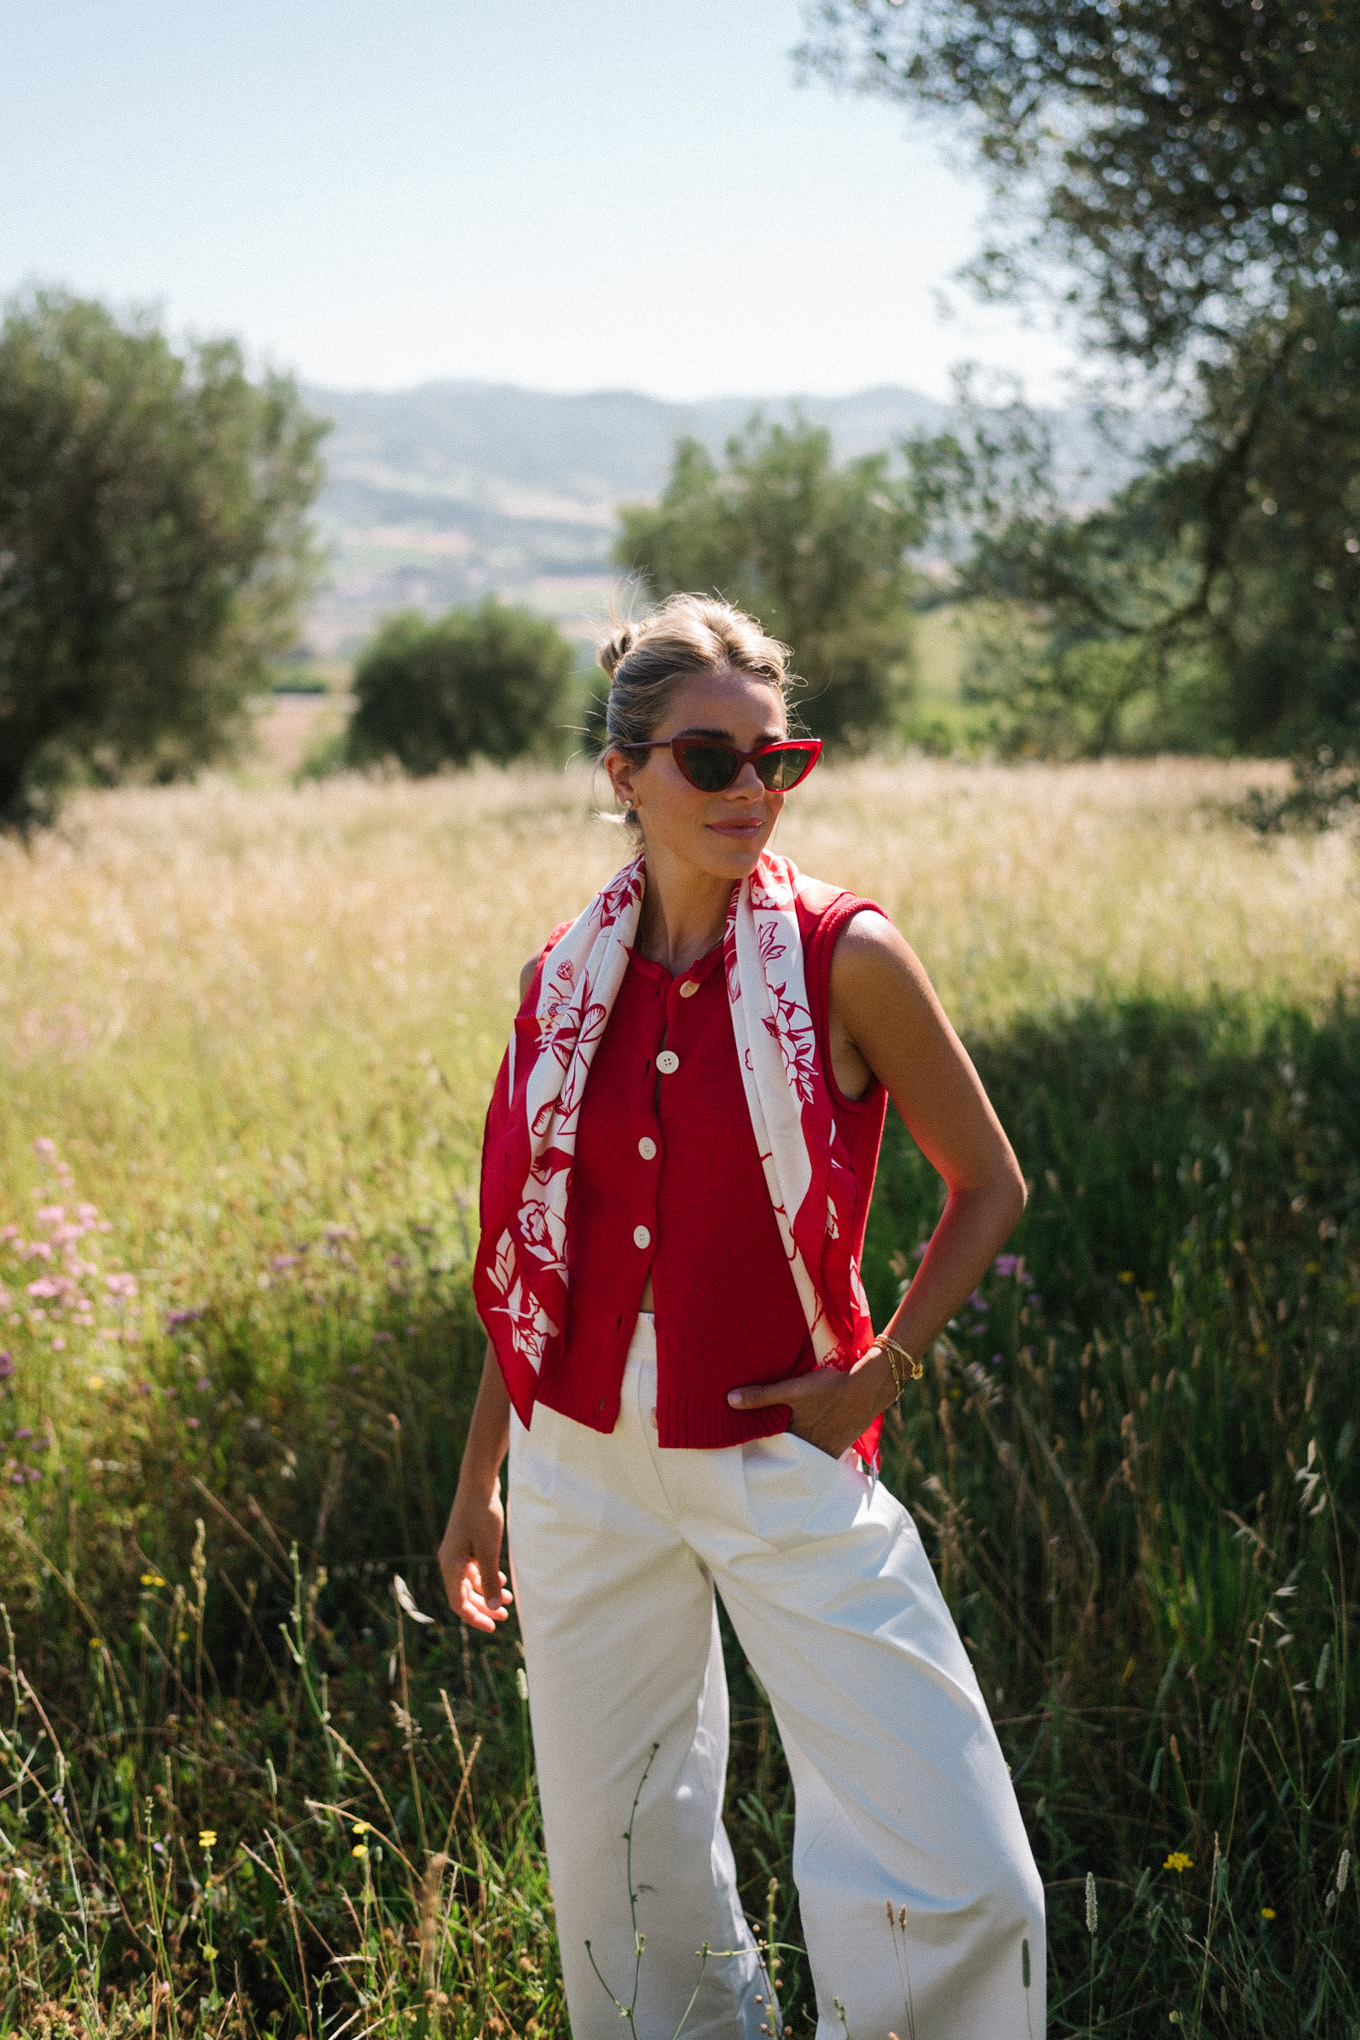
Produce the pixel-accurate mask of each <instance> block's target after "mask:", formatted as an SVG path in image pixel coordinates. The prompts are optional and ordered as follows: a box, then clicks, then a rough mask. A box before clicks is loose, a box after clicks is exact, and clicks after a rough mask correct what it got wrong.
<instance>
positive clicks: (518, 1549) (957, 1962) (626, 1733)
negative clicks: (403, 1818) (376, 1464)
mask: <svg viewBox="0 0 1360 2040" xmlns="http://www.w3.org/2000/svg"><path fill="white" fill-rule="evenodd" d="M655 1382H656V1360H655V1339H654V1334H653V1328H652V1319H651V1318H650V1316H647V1315H644V1316H642V1317H640V1318H639V1319H638V1323H637V1327H636V1329H635V1331H634V1334H633V1339H632V1343H631V1346H630V1349H629V1355H628V1364H627V1369H626V1373H625V1378H624V1397H623V1408H622V1411H621V1414H620V1416H619V1420H618V1423H617V1424H616V1425H615V1427H614V1429H613V1431H612V1432H610V1433H608V1434H607V1435H605V1434H602V1433H600V1432H597V1431H592V1430H590V1429H588V1428H587V1427H586V1426H585V1425H582V1424H577V1423H575V1422H573V1421H572V1419H571V1418H569V1417H564V1416H562V1415H560V1414H559V1413H558V1412H557V1411H554V1410H550V1409H546V1408H544V1407H543V1406H542V1405H540V1406H539V1407H538V1408H537V1409H536V1410H535V1411H534V1416H533V1423H532V1427H531V1428H530V1429H528V1430H526V1429H525V1427H524V1426H523V1425H522V1424H521V1423H520V1422H519V1420H518V1418H512V1427H513V1428H512V1436H511V1447H510V1486H509V1494H510V1504H509V1533H510V1555H511V1567H512V1575H513V1587H514V1593H515V1597H516V1606H517V1608H518V1612H519V1622H520V1630H521V1634H522V1637H523V1641H524V1651H525V1668H526V1673H527V1676H528V1682H529V1708H530V1718H531V1722H532V1728H533V1739H534V1752H535V1760H536V1767H537V1775H538V1787H539V1793H540V1798H541V1804H542V1810H543V1824H544V1834H545V1838H546V1843H547V1853H548V1867H549V1873H550V1876H551V1879H552V1887H553V1898H554V1904H555V1907H556V1914H557V1931H558V1938H559V1942H560V1946H561V1954H562V1967H563V1973H564V1979H565V1984H566V1993H567V2004H568V2009H569V2012H570V2016H571V2027H572V2034H573V2036H574V2040H605V2036H606V2035H608V2036H610V2040H616V2036H617V2035H618V2033H619V2032H620V2031H621V2030H624V2028H623V2025H622V2022H621V2020H620V2016H619V2011H618V2009H617V2008H616V2003H615V2002H614V2001H615V2000H617V2001H618V2004H621V2005H623V2006H629V2005H631V2004H632V2003H633V2002H634V1990H635V1986H636V2011H635V2015H634V2016H635V2020H636V2030H637V2033H638V2034H639V2036H640V2040H672V2036H673V2035H674V2034H675V2032H676V2029H677V2027H678V2026H679V2025H680V2022H681V2019H682V2017H683V2016H684V2014H685V2011H686V2007H687V2006H688V2005H689V2004H690V2000H691V1997H692V1996H693V1994H694V1993H695V1991H696V1987H697V1993H698V1994H697V1996H695V1997H694V2002H693V2006H692V2009H690V2011H689V2015H688V2018H687V2019H686V2020H685V2025H684V2036H685V2040H719V2036H721V2040H757V2036H759V2035H761V2034H762V2033H769V2032H771V2031H773V2030H775V2027H776V2022H777V2018H778V2013H777V2011H776V2009H775V2008H774V2007H773V2006H771V2004H770V2002H769V1985H768V1982H767V1981H766V1979H765V1977H764V1974H763V1971H762V1969H761V1966H760V1962H759V1959H758V1957H757V1954H756V1951H755V1945H754V1942H753V1940H752V1936H751V1932H750V1929H749V1927H748V1926H747V1924H746V1921H745V1919H744V1917H743V1914H742V1908H741V1904H740V1901H739V1899H738V1896H737V1891H736V1885H735V1878H734V1871H733V1861H732V1852H731V1849H730V1847H729V1845H728V1840H727V1835H726V1832H725V1830H724V1828H723V1821H722V1804H723V1787H724V1778H725V1773H726V1768H727V1737H728V1709H727V1686H726V1680H725V1676H724V1672H723V1660H722V1650H721V1645H720V1641H719V1634H718V1623H717V1611H716V1607H715V1603H714V1589H715V1587H716V1589H717V1591H718V1593H720V1594H721V1596H722V1599H723V1604H724V1606H725V1607H726V1609H727V1612H728V1615H729V1616H730V1618H731V1621H732V1625H733V1627H734V1629H735V1630H736V1633H737V1636H738V1638H739V1639H740V1641H741V1645H742V1648H743V1649H744V1651H745V1652H746V1655H747V1657H748V1659H749V1660H750V1663H751V1665H752V1667H753V1669H754V1671H755V1673H756V1675H757V1677H758V1678H759V1679H760V1680H761V1682H762V1684H763V1685H764V1687H765V1689H766V1691H767V1693H768V1694H769V1698H770V1702H771V1705H772V1707H773V1710H774V1715H775V1720H776V1722H777V1724H778V1728H779V1733H780V1736H781V1738H782V1740H783V1744H784V1749H785V1753H786V1755H787V1758H788V1762H789V1768H790V1771H791V1773H792V1777H793V1783H794V1791H795V1808H796V1811H795V1828H794V1851H793V1870H794V1879H795V1882H796V1884H797V1887H798V1894H799V1900H800V1907H801V1913H802V1922H803V1932H804V1936H805V1939H806V1942H807V1949H808V1956H809V1959H810V1963H811V1969H812V1978H813V1982H814V1985H815V1988H816V1993H817V2009H818V2026H817V2040H844V2035H845V2033H846V2032H847V2031H848V2032H849V2033H850V2035H852V2036H853V2040H887V2035H888V2034H889V2033H895V2034H897V2035H899V2036H900V2040H908V2035H914V2036H915V2040H1041V2036H1042V2034H1043V2032H1044V1898H1043V1887H1042V1885H1041V1883H1040V1880H1039V1876H1038V1873H1037V1871H1036V1870H1035V1867H1034V1861H1033V1858H1032V1856H1031V1853H1030V1849H1029V1844H1028V1841H1027V1839H1026V1836H1025V1831H1024V1826H1023V1823H1022V1821H1021V1818H1020V1810H1019V1807H1018V1805H1017V1803H1016V1798H1015V1793H1014V1791H1013V1789H1012V1786H1011V1782H1010V1777H1009V1775H1008V1773H1007V1770H1006V1765H1005V1761H1004V1759H1003V1757H1002V1754H1001V1749H1000V1745H999V1744H998V1742H997V1739H996V1733H995V1731H994V1729H993V1727H992V1724H991V1719H990V1717H989V1715H988V1713H987V1708H986V1705H985V1703H984V1701H983V1698H982V1694H981V1692H980V1690H979V1688H978V1683H977V1679H976V1677H975V1676H974V1673H973V1669H972V1666H971V1664H970V1663H969V1661H968V1656H967V1653H966V1652H965V1650H964V1647H963V1644H962V1642H961V1641H960V1638H959V1635H958V1631H957V1630H956V1629H955V1627H954V1623H953V1620H952V1618H951V1616H950V1614H949V1611H948V1609H947V1608H946V1606H945V1603H944V1598H943V1596H942V1595H941V1593H940V1589H939V1585H938V1583H937V1581H936V1579H935V1576H934V1573H933V1572H932V1571H931V1568H930V1564H929V1561H928V1559H927V1558H926V1555H925V1552H924V1550H923V1548H922V1545H921V1540H920V1536H919V1534H918V1533H917V1530H916V1526H915V1524H914V1523H913V1522H912V1520H911V1517H910V1516H909V1515H908V1514H907V1511H906V1510H905V1509H904V1508H903V1507H902V1505H901V1504H900V1502H898V1501H896V1500H895V1499H894V1498H893V1496H892V1495H891V1494H889V1493H888V1491H887V1489H886V1488H884V1487H883V1485H882V1484H881V1482H876V1481H874V1480H873V1479H872V1478H871V1477H870V1476H869V1475H867V1474H865V1473H864V1472H862V1471H861V1470H860V1469H859V1467H858V1464H857V1463H851V1461H850V1459H849V1458H848V1457H847V1459H845V1460H835V1459H831V1458H830V1457H829V1456H828V1455H827V1454H826V1453H824V1452H821V1451H819V1450H818V1449H817V1447H816V1446H813V1445H809V1444H807V1443H806V1442H805V1441H804V1440H802V1439H800V1438H797V1437H795V1436H794V1435H793V1434H792V1433H791V1432H786V1433H784V1434H783V1435H782V1436H779V1437H774V1438H763V1439H758V1440H755V1441H753V1442H751V1443H749V1444H745V1445H737V1446H728V1447H724V1448H721V1449H714V1450H702V1449H701V1450H690V1449H686V1450H665V1451H663V1450H662V1449H661V1447H660V1446H659V1445H658V1442H657V1432H656V1424H655V1417H654V1410H655V1404H656V1393H655ZM644 1779H645V1782H644ZM635 1802H636V1807H635ZM634 1807H635V1810H634ZM630 1833H631V1843H629V1842H628V1841H627V1840H626V1839H625V1838H626V1837H627V1836H629V1834H630ZM630 1847H631V1885H632V1892H633V1898H634V1905H635V1909H636V1926H637V1932H638V1933H639V1934H641V1936H642V1937H643V1939H642V1948H641V1956H640V1959H639V1956H638V1952H637V1944H636V1942H635V1939H634V1927H633V1918H632V1913H631V1912H630V1899H629V1875H630V1870H629V1860H628V1858H629V1850H630ZM705 1946H706V1947H707V1948H709V1949H710V1950H712V1951H715V1952H714V1953H713V1954H711V1955H710V1956H709V1957H708V1959H707V1961H706V1962H705V1961H704V1960H703V1958H702V1957H701V1955H700V1950H701V1949H702V1948H703V1947H705ZM588 1951H589V1952H588ZM597 1969H598V1972H599V1974H598V1975H597V1973H596V1970H597ZM601 1979H603V1980H601ZM611 1994H612V1995H611ZM837 2001H839V2009H838V2004H837Z"/></svg>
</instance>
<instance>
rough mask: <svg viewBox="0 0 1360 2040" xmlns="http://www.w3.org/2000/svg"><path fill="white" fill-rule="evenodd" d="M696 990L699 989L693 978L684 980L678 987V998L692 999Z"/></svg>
mask: <svg viewBox="0 0 1360 2040" xmlns="http://www.w3.org/2000/svg"><path fill="white" fill-rule="evenodd" d="M698 989H699V987H698V985H697V983H696V982H695V980H694V979H693V978H686V979H685V982H684V983H683V984H682V985H681V987H680V996H681V998H682V999H692V998H693V997H694V994H695V993H696V992H697V991H698Z"/></svg>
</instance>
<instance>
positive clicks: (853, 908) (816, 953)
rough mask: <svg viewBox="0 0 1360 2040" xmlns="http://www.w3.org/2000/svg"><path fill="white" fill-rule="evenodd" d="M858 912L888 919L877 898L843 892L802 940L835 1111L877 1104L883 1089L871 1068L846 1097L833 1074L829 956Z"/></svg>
mask: <svg viewBox="0 0 1360 2040" xmlns="http://www.w3.org/2000/svg"><path fill="white" fill-rule="evenodd" d="M857 914H880V915H882V917H883V919H884V920H885V921H886V920H887V918H888V916H887V915H886V914H885V913H884V912H883V909H882V907H880V906H879V904H878V902H877V901H876V900H862V899H859V898H858V897H857V896H856V895H855V894H854V893H848V892H843V893H840V894H838V896H837V897H836V898H835V899H834V900H832V902H831V904H830V906H829V907H827V908H826V909H825V910H824V912H822V913H821V914H819V915H818V917H817V920H816V922H815V923H814V925H813V927H812V928H811V929H810V930H809V932H808V934H807V935H806V936H805V938H804V941H803V970H804V975H805V981H806V984H807V994H808V1006H809V1008H810V1010H811V1014H812V1024H813V1027H814V1028H815V1029H816V1033H817V1049H818V1053H819V1054H820V1056H821V1061H822V1072H823V1074H824V1076H825V1077H826V1087H827V1090H828V1091H829V1092H830V1093H831V1102H832V1104H833V1105H834V1106H835V1107H836V1109H837V1111H838V1112H861V1111H863V1110H864V1109H865V1108H866V1107H867V1106H870V1105H873V1104H875V1103H876V1101H877V1097H878V1094H879V1092H881V1091H882V1089H883V1085H882V1083H881V1081H880V1080H879V1078H878V1077H876V1076H875V1075H874V1074H873V1072H872V1071H870V1073H869V1082H868V1084H867V1085H866V1086H865V1088H864V1090H863V1091H861V1092H860V1095H859V1096H858V1098H847V1097H846V1095H845V1093H844V1091H842V1089H841V1087H840V1085H839V1084H838V1083H837V1082H836V1073H835V1070H834V1069H833V1067H832V1063H831V959H832V957H833V956H834V954H835V950H836V944H837V942H838V941H839V940H840V937H841V936H842V935H843V934H844V932H845V930H846V929H847V928H848V927H849V925H850V923H851V922H852V921H853V920H854V918H855V916H856V915H857Z"/></svg>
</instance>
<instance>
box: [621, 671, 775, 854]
mask: <svg viewBox="0 0 1360 2040" xmlns="http://www.w3.org/2000/svg"><path fill="white" fill-rule="evenodd" d="M652 734H653V736H654V737H658V738H662V737H664V738H670V737H681V736H691V737H699V736H703V737H720V738H723V739H725V740H726V741H727V742H728V743H731V744H734V745H735V746H736V747H737V749H738V750H741V751H751V750H754V749H755V748H756V746H757V745H758V744H767V743H777V742H778V741H779V740H780V738H782V737H786V736H787V735H788V716H787V715H786V713H785V710H784V704H783V701H782V700H781V699H780V697H779V694H778V692H777V691H776V689H775V688H773V687H771V686H770V685H769V684H768V682H766V681H764V680H756V679H753V678H752V677H751V675H750V674H748V673H736V672H732V671H730V670H728V671H726V672H722V673H701V674H696V675H695V676H694V677H693V678H692V679H688V680H685V681H683V682H682V683H681V684H680V686H679V687H677V688H676V690H675V693H674V695H673V696H672V697H671V702H670V706H669V708H668V709H667V711H666V713H665V715H664V716H663V717H662V719H661V721H660V723H659V724H658V725H657V727H656V729H655V730H654V731H653V733H652ZM641 755H642V757H643V759H644V761H645V762H643V763H641V764H639V763H637V762H635V758H633V757H629V756H626V755H625V754H624V753H623V752H622V751H611V752H609V753H608V754H607V756H606V758H605V766H606V769H607V770H608V773H609V777H610V779H611V780H612V782H613V786H614V791H615V793H616V794H617V795H618V797H619V799H620V800H621V801H622V802H623V803H624V805H625V806H631V807H632V808H633V809H634V810H635V811H636V814H637V818H638V820H639V822H640V823H641V824H642V833H643V837H644V840H645V842H646V845H647V848H648V850H649V851H651V852H653V853H655V852H656V851H657V850H659V849H665V850H668V851H669V852H670V853H671V855H672V856H674V857H677V858H679V859H680V860H681V861H682V862H684V863H686V864H690V865H693V866H695V867H696V868H697V869H698V870H700V871H703V872H706V873H708V874H709V875H710V876H712V877H714V878H724V879H728V880H730V881H731V882H733V883H736V882H737V881H738V880H740V879H743V878H746V877H748V876H749V875H750V873H751V872H753V871H754V870H755V868H756V863H757V861H758V859H759V857H760V853H761V851H762V850H763V849H764V848H765V845H766V844H767V843H768V841H769V840H770V833H771V831H772V830H773V828H774V825H775V823H776V822H777V821H778V819H779V811H780V809H781V808H782V807H783V805H784V795H783V794H782V793H772V792H770V790H769V789H768V788H767V787H764V786H762V785H761V783H760V780H759V779H758V778H757V777H756V770H755V767H754V765H752V764H750V763H749V762H746V763H744V764H743V765H742V767H741V770H740V771H739V772H738V774H737V776H736V778H735V779H734V780H733V781H732V784H731V785H730V786H726V787H724V788H723V790H722V792H721V793H702V792H700V790H699V788H698V787H697V786H691V785H690V783H689V781H688V780H687V779H686V777H685V775H684V773H683V772H682V771H681V770H680V767H679V766H678V765H677V764H676V762H675V759H674V758H673V757H672V756H671V754H670V752H669V751H667V750H662V749H656V750H652V751H647V752H644V753H643V754H641Z"/></svg>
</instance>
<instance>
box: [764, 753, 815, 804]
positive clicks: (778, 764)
mask: <svg viewBox="0 0 1360 2040" xmlns="http://www.w3.org/2000/svg"><path fill="white" fill-rule="evenodd" d="M816 755H817V754H816V752H815V751H814V750H813V749H812V746H811V745H810V744H791V745H790V746H789V748H788V749H787V750H785V751H766V752H764V753H763V754H762V756H761V757H759V758H757V759H756V771H757V772H758V773H759V774H760V781H761V784H762V786H768V787H769V789H770V791H771V792H772V793H783V792H785V791H786V790H787V789H788V788H789V787H790V786H796V785H797V784H798V781H799V780H800V779H801V778H802V776H803V774H804V773H805V772H806V771H807V769H808V767H809V765H810V764H811V763H812V761H813V759H814V758H815V757H816Z"/></svg>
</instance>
